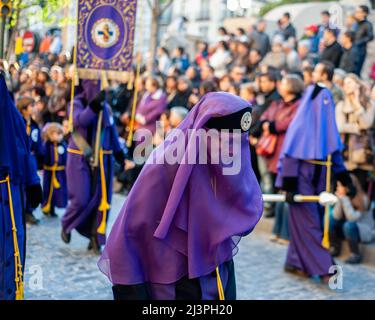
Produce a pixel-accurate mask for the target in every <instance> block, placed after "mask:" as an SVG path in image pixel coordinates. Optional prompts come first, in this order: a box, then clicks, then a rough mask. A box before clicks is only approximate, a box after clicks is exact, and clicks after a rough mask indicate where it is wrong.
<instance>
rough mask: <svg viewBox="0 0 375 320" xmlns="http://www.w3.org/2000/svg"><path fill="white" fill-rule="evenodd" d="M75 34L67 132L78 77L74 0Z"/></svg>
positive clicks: (70, 125)
mask: <svg viewBox="0 0 375 320" xmlns="http://www.w3.org/2000/svg"><path fill="white" fill-rule="evenodd" d="M76 1H77V2H76V19H75V21H76V33H75V38H74V48H73V75H72V87H71V88H70V110H69V120H68V121H69V122H68V123H69V132H73V108H74V87H75V86H76V85H78V82H79V76H78V70H77V44H78V2H79V0H76Z"/></svg>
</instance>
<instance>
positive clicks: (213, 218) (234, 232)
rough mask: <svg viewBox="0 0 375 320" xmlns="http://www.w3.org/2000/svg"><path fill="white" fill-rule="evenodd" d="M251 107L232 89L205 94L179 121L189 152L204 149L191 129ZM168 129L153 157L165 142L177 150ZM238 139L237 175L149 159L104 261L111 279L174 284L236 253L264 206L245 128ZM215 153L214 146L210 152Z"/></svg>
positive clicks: (218, 166) (218, 167)
mask: <svg viewBox="0 0 375 320" xmlns="http://www.w3.org/2000/svg"><path fill="white" fill-rule="evenodd" d="M248 106H249V104H248V103H247V102H245V101H244V100H242V99H241V98H239V97H236V96H234V95H231V94H228V93H223V92H217V93H209V94H207V95H205V96H204V97H203V98H202V99H201V100H200V101H199V102H198V104H197V105H196V106H195V107H194V108H193V109H192V110H191V112H190V113H189V114H188V116H187V117H186V118H185V120H184V121H183V122H182V123H181V124H180V126H179V127H178V128H179V129H180V130H182V132H183V134H184V137H185V138H186V144H185V154H184V156H185V155H186V153H187V152H188V151H189V150H190V151H191V148H199V146H198V147H197V146H196V145H195V146H192V145H193V143H192V141H191V139H189V137H188V130H189V129H200V128H203V127H204V125H205V123H206V122H207V120H209V119H210V118H212V117H219V116H225V115H229V114H232V113H234V112H237V111H239V110H242V109H244V108H246V107H248ZM170 135H172V136H173V134H172V133H171V134H170ZM170 135H169V136H167V139H166V140H165V142H164V143H163V144H162V145H160V146H159V147H158V148H157V149H155V150H154V151H153V153H151V155H150V157H149V159H151V158H152V157H154V156H155V155H156V154H157V153H159V154H160V148H162V146H163V149H162V150H163V152H162V153H163V154H167V153H169V152H172V150H173V148H174V143H173V141H172V140H173V139H172V138H169V139H168V137H170ZM240 138H241V140H240V141H241V152H240V154H239V155H238V156H239V157H241V158H240V161H241V166H240V171H239V173H238V174H235V175H223V172H222V168H223V164H222V163H219V164H211V163H208V164H189V163H185V164H174V165H168V164H152V163H146V165H145V166H144V168H143V170H142V172H141V173H140V175H139V177H138V179H137V181H136V183H135V184H134V186H133V188H132V190H131V192H130V193H129V196H128V198H127V200H126V202H125V204H124V206H123V208H122V209H121V212H120V214H119V216H118V218H117V220H116V222H115V224H114V226H113V228H112V231H111V233H110V235H109V237H108V241H107V244H106V246H105V248H104V251H103V254H102V256H101V258H100V260H99V262H98V266H99V268H100V270H101V271H102V272H103V273H104V274H106V275H107V277H108V278H109V279H110V281H111V282H112V283H114V284H123V285H133V284H141V283H144V282H151V283H157V284H171V283H174V282H176V281H178V280H179V279H181V278H182V277H184V276H186V275H187V276H188V277H189V278H197V277H201V276H204V275H207V274H209V273H211V272H212V271H214V270H215V268H216V267H217V266H218V265H221V264H222V263H224V262H226V261H228V260H230V259H231V258H232V257H233V255H234V254H235V253H236V249H237V244H238V241H239V239H240V237H242V236H244V235H246V234H248V233H249V232H251V231H252V230H253V228H254V227H255V225H256V224H257V222H258V221H259V219H260V217H261V214H262V210H263V202H262V195H261V190H260V187H259V185H258V182H257V180H256V178H255V175H254V172H253V170H252V168H251V161H250V150H249V143H248V139H247V133H242V134H241V137H240ZM210 152H211V150H210V147H208V151H207V153H208V156H210ZM213 184H214V185H215V186H214V185H213Z"/></svg>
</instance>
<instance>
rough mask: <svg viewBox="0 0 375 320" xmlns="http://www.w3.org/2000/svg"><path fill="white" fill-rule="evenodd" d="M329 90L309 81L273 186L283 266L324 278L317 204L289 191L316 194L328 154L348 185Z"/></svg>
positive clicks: (329, 261)
mask: <svg viewBox="0 0 375 320" xmlns="http://www.w3.org/2000/svg"><path fill="white" fill-rule="evenodd" d="M334 109H335V105H334V102H333V97H332V94H331V92H330V91H329V90H328V89H327V88H325V87H323V86H322V85H320V84H315V85H311V86H309V87H308V88H307V89H306V91H305V94H304V96H303V97H302V99H301V103H300V106H299V108H298V111H297V113H296V115H295V117H294V119H293V120H292V122H291V123H290V125H289V128H288V131H287V133H286V136H285V140H284V144H283V148H282V151H281V154H280V159H279V163H278V176H277V179H276V186H277V187H278V188H280V189H281V190H284V191H286V192H287V193H286V198H287V202H289V203H290V205H289V210H290V213H289V232H290V243H289V248H288V254H287V258H286V263H285V271H288V272H292V273H296V274H299V275H304V276H309V277H314V278H316V277H319V279H320V280H321V281H322V282H324V283H326V282H327V280H328V279H329V273H330V272H329V269H330V267H331V266H332V265H334V261H333V258H332V257H331V254H330V252H329V250H328V249H326V248H325V247H323V246H322V239H323V225H322V221H323V219H322V218H323V212H324V210H322V209H323V208H322V207H321V206H320V205H319V204H318V203H307V202H306V203H294V202H293V197H294V195H295V194H302V195H319V194H320V193H321V192H322V191H325V190H326V172H327V161H328V159H329V156H330V157H331V162H332V167H331V168H332V172H333V174H334V177H335V179H337V180H339V181H341V182H342V184H343V185H345V186H348V185H350V177H349V175H348V173H347V171H346V169H345V167H344V164H343V159H342V156H341V149H342V145H341V141H340V135H339V132H338V130H337V126H336V120H335V110H334Z"/></svg>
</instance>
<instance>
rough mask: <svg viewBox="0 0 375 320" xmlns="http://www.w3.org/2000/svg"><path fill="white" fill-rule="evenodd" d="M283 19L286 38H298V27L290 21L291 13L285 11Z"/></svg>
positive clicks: (282, 23)
mask: <svg viewBox="0 0 375 320" xmlns="http://www.w3.org/2000/svg"><path fill="white" fill-rule="evenodd" d="M280 21H281V28H282V35H283V36H284V40H285V41H286V40H288V39H289V38H296V36H297V34H296V29H295V28H294V26H293V25H292V23H291V22H290V13H289V12H285V13H284V14H283V16H282V17H281V19H280Z"/></svg>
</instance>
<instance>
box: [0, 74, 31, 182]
mask: <svg viewBox="0 0 375 320" xmlns="http://www.w3.org/2000/svg"><path fill="white" fill-rule="evenodd" d="M28 139H29V138H28V136H27V134H26V127H25V123H24V121H23V118H22V116H21V114H20V113H19V112H18V110H17V108H16V106H15V105H14V102H13V100H12V98H11V96H10V94H9V92H8V89H7V86H6V83H5V79H4V77H3V76H1V75H0V148H1V151H0V167H3V168H4V169H5V170H6V171H7V173H9V175H10V179H11V181H12V182H18V183H22V182H24V181H25V180H26V176H27V175H28V172H27V170H26V169H25V168H26V165H25V157H28V155H29V153H30V149H29V141H28ZM30 175H31V174H30Z"/></svg>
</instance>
